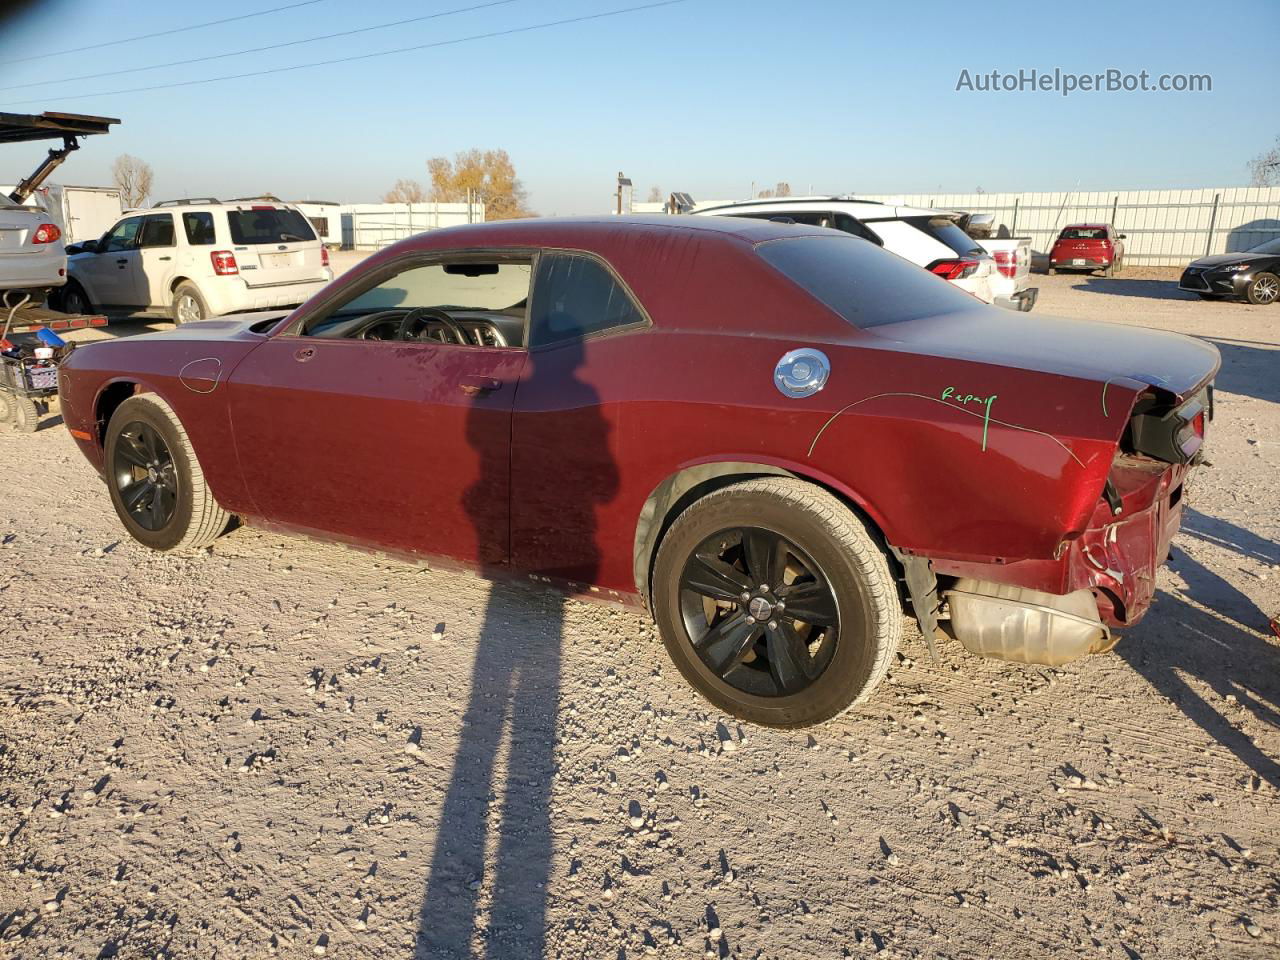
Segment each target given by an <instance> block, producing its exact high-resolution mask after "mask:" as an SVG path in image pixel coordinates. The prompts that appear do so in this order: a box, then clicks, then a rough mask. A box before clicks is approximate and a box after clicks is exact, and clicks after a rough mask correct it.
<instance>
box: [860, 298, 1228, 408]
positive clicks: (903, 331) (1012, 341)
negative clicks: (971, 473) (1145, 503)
mask: <svg viewBox="0 0 1280 960" xmlns="http://www.w3.org/2000/svg"><path fill="white" fill-rule="evenodd" d="M867 333H869V334H871V335H872V336H876V337H881V338H884V339H889V340H893V341H896V342H897V343H899V344H901V345H902V346H903V347H904V348H906V349H910V350H912V351H913V352H917V353H925V354H931V355H934V356H939V357H953V358H956V359H961V360H971V361H974V362H976V363H994V364H999V365H1000V366H1005V367H1017V368H1021V369H1024V370H1036V371H1039V372H1041V373H1055V374H1060V375H1062V376H1067V377H1077V378H1081V379H1087V380H1097V381H1098V382H1100V383H1105V382H1107V381H1113V382H1114V381H1116V380H1120V379H1128V380H1135V381H1137V382H1138V383H1145V384H1149V385H1150V386H1153V387H1159V388H1160V389H1162V390H1166V391H1168V392H1169V393H1172V394H1175V395H1176V396H1177V398H1178V399H1179V400H1180V401H1181V400H1184V399H1186V398H1187V397H1189V396H1192V395H1193V394H1195V393H1196V392H1197V391H1198V390H1199V389H1200V387H1201V386H1203V385H1204V384H1205V383H1206V382H1207V381H1208V380H1210V379H1211V378H1212V377H1213V376H1214V374H1216V373H1217V371H1218V367H1219V365H1220V364H1221V362H1222V361H1221V357H1220V356H1219V354H1218V349H1217V347H1214V346H1212V345H1211V344H1208V343H1205V342H1204V341H1203V340H1197V339H1195V338H1193V337H1184V336H1182V335H1181V334H1177V333H1165V332H1164V331H1162V330H1149V329H1146V328H1144V327H1131V326H1126V325H1122V324H1117V323H1097V322H1094V321H1091V320H1065V319H1062V318H1059V317H1046V316H1043V315H1041V314H1036V315H1035V317H1034V319H1032V318H1029V317H1028V315H1027V314H1024V313H1015V312H1013V311H1011V310H1001V309H998V308H992V307H985V308H979V309H976V310H966V311H963V312H960V313H948V314H941V315H938V316H933V317H922V318H920V319H917V320H905V321H902V322H901V323H891V324H885V325H883V326H879V327H872V328H870V329H869V330H868V331H867Z"/></svg>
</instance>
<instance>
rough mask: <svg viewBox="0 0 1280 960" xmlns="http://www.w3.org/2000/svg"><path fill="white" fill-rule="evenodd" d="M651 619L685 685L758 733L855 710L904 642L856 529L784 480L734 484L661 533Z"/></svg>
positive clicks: (873, 549) (821, 493)
mask: <svg viewBox="0 0 1280 960" xmlns="http://www.w3.org/2000/svg"><path fill="white" fill-rule="evenodd" d="M653 607H654V613H655V616H656V619H657V621H658V625H659V628H660V629H661V631H662V636H663V641H664V643H665V644H666V646H667V650H668V652H669V653H670V655H671V658H672V660H673V661H674V662H675V664H676V666H677V667H678V668H679V669H680V672H681V673H682V674H683V675H684V677H685V678H686V679H687V680H688V681H689V682H690V683H691V684H692V685H693V686H694V688H695V689H697V690H698V692H699V693H701V694H702V695H703V696H704V697H706V698H707V699H708V700H710V701H711V702H712V703H713V704H715V705H716V706H718V707H720V708H721V709H723V710H725V711H727V712H729V713H732V714H734V715H735V716H738V717H741V718H743V719H744V720H749V721H751V722H754V723H760V724H765V725H768V726H778V727H799V726H806V725H809V724H813V723H820V722H822V721H823V720H827V719H829V718H831V717H833V716H835V715H836V714H838V713H840V712H841V711H843V710H844V709H846V708H847V707H849V706H850V705H851V704H853V703H856V702H857V701H859V700H861V699H863V698H865V697H866V696H867V695H868V694H869V693H870V692H871V690H872V689H873V688H874V687H875V686H876V684H877V683H879V682H880V679H881V678H882V677H883V676H884V673H885V671H886V670H887V669H888V666H889V662H890V659H891V658H892V656H893V652H894V651H895V650H896V649H897V646H898V643H899V641H900V639H901V636H902V609H901V605H900V603H899V601H898V595H897V589H896V586H895V584H894V581H893V578H892V576H891V575H890V572H889V566H888V562H887V560H886V558H885V555H884V552H883V551H882V550H881V549H880V547H879V545H878V544H877V543H876V540H875V538H874V537H873V536H872V534H871V533H870V531H869V530H868V529H867V527H866V525H865V524H864V523H863V522H862V520H861V519H860V518H859V517H858V516H857V515H856V514H854V513H853V512H852V511H851V510H850V509H849V508H848V507H846V506H845V505H844V504H843V503H841V502H840V501H839V500H837V499H836V498H835V497H834V496H832V495H831V494H830V493H828V492H827V491H825V490H822V489H821V488H818V487H815V486H813V485H812V484H808V483H805V482H803V481H801V480H798V479H794V478H790V477H762V478H759V479H753V480H747V481H744V482H742V483H737V484H733V485H732V486H728V487H725V488H723V489H721V490H718V491H716V492H714V493H711V494H708V495H707V496H705V497H703V498H702V499H700V500H698V501H696V502H695V503H693V504H692V505H691V506H690V507H689V508H688V509H686V510H685V511H684V512H683V513H682V514H681V515H680V516H679V517H678V518H677V519H676V521H675V522H674V523H673V524H672V525H671V529H670V530H668V531H667V534H666V536H665V537H664V538H663V540H662V544H661V546H660V548H659V550H658V558H657V562H656V563H655V566H654V579H653Z"/></svg>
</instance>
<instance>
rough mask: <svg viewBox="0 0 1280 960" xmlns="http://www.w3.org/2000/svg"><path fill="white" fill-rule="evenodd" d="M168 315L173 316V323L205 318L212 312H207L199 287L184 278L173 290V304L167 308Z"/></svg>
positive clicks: (190, 321) (207, 308) (192, 321)
mask: <svg viewBox="0 0 1280 960" xmlns="http://www.w3.org/2000/svg"><path fill="white" fill-rule="evenodd" d="M169 315H170V316H171V317H172V318H173V322H174V323H179V324H181V323H194V322H195V321H197V320H207V319H208V318H209V317H210V316H212V314H211V313H210V312H209V305H208V304H207V303H205V301H204V297H202V296H201V295H200V289H199V287H197V286H196V285H195V284H194V283H191V282H190V281H188V280H184V281H183V282H182V283H180V284H178V286H177V287H176V288H175V289H174V291H173V304H172V305H171V307H170V308H169Z"/></svg>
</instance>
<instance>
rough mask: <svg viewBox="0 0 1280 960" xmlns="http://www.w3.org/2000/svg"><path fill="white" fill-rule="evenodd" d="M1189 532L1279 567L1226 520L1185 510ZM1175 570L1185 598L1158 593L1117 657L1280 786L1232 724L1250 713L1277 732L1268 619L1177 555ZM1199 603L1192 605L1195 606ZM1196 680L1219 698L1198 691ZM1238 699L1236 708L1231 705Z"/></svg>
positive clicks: (1276, 767) (1277, 551) (1279, 770)
mask: <svg viewBox="0 0 1280 960" xmlns="http://www.w3.org/2000/svg"><path fill="white" fill-rule="evenodd" d="M1186 517H1187V519H1186V524H1185V526H1184V528H1183V529H1184V532H1185V533H1187V534H1188V535H1190V536H1191V537H1194V538H1196V539H1198V540H1201V541H1203V542H1205V543H1208V544H1213V545H1215V546H1218V547H1222V548H1225V549H1229V550H1232V551H1234V552H1235V553H1237V554H1239V555H1241V556H1245V557H1250V558H1252V559H1255V560H1260V561H1262V562H1264V563H1268V564H1272V565H1276V564H1280V546H1277V545H1276V544H1274V543H1271V542H1270V541H1267V540H1263V539H1262V538H1261V537H1259V536H1258V535H1257V534H1254V533H1251V532H1250V531H1248V530H1245V529H1243V528H1241V527H1238V526H1236V525H1235V524H1232V523H1228V522H1227V521H1225V520H1218V519H1216V518H1214V517H1209V516H1206V515H1204V514H1202V513H1199V512H1197V511H1195V510H1188V511H1187V515H1186ZM1169 563H1170V566H1171V567H1172V568H1173V570H1174V571H1175V572H1176V573H1178V575H1179V576H1181V577H1182V578H1183V580H1184V581H1185V582H1186V585H1187V586H1186V590H1185V591H1183V592H1182V594H1181V595H1180V594H1175V593H1170V592H1166V591H1159V592H1158V593H1157V597H1156V605H1155V607H1154V608H1153V609H1152V611H1151V613H1150V615H1149V616H1148V617H1147V619H1146V620H1145V621H1143V623H1142V624H1141V625H1140V626H1139V627H1137V628H1136V629H1135V630H1134V631H1133V632H1132V633H1131V634H1130V635H1129V636H1128V637H1126V638H1125V639H1123V640H1122V641H1121V642H1120V644H1119V645H1118V646H1117V647H1116V652H1117V653H1118V654H1119V655H1120V657H1122V658H1123V659H1124V660H1125V661H1126V662H1127V663H1128V664H1129V665H1130V666H1131V667H1133V668H1134V670H1136V671H1137V672H1138V673H1139V674H1141V675H1142V676H1143V677H1144V678H1146V680H1147V681H1148V682H1149V683H1150V684H1151V686H1152V687H1153V688H1154V689H1155V690H1156V691H1157V692H1158V693H1160V694H1161V695H1162V696H1164V697H1166V698H1168V699H1169V700H1170V701H1171V702H1172V703H1174V704H1176V705H1177V706H1178V707H1179V708H1180V709H1181V710H1182V711H1183V713H1185V714H1186V715H1187V717H1188V718H1189V719H1191V720H1192V721H1194V722H1195V723H1196V725H1198V726H1199V727H1200V728H1201V729H1202V730H1204V731H1205V733H1207V734H1208V735H1209V736H1211V737H1213V738H1214V739H1215V740H1217V741H1218V743H1220V744H1221V745H1222V746H1224V747H1226V748H1227V749H1228V750H1230V751H1231V752H1232V753H1234V754H1235V755H1236V757H1237V758H1238V759H1239V760H1240V761H1241V762H1242V763H1243V764H1245V765H1246V766H1247V767H1248V768H1249V769H1250V770H1251V771H1252V772H1253V774H1254V775H1255V776H1257V777H1258V778H1259V779H1260V780H1262V781H1265V782H1267V783H1269V784H1271V785H1272V786H1274V787H1280V762H1278V761H1277V759H1276V758H1274V757H1270V756H1267V755H1266V754H1265V753H1263V752H1262V751H1261V750H1260V749H1259V748H1258V746H1257V745H1256V744H1255V743H1254V741H1253V739H1252V738H1250V737H1249V735H1248V734H1247V733H1245V732H1244V731H1243V730H1241V729H1240V728H1239V727H1238V726H1237V723H1236V722H1233V721H1234V720H1235V719H1236V718H1233V717H1232V713H1234V712H1236V711H1240V710H1243V711H1247V712H1248V713H1250V714H1252V715H1253V717H1254V718H1255V719H1257V720H1259V721H1261V722H1263V723H1266V724H1269V725H1271V726H1274V727H1280V645H1277V644H1276V643H1275V642H1271V641H1269V640H1268V633H1267V632H1266V631H1267V630H1268V627H1267V618H1268V616H1269V615H1273V614H1274V612H1271V613H1270V614H1269V613H1268V612H1267V611H1263V610H1260V609H1259V608H1258V606H1257V605H1256V604H1255V603H1254V602H1253V600H1252V599H1250V598H1249V597H1248V596H1246V595H1245V594H1244V593H1243V592H1241V591H1240V590H1239V589H1238V588H1237V587H1235V586H1234V585H1232V584H1231V583H1229V582H1228V581H1227V580H1225V579H1224V578H1223V577H1222V576H1220V575H1219V574H1217V573H1215V572H1214V571H1213V570H1210V569H1209V568H1208V567H1206V566H1204V565H1203V564H1202V563H1200V562H1199V561H1198V560H1196V559H1195V558H1194V557H1192V556H1191V555H1190V554H1189V553H1187V552H1186V551H1184V550H1181V549H1178V548H1174V550H1173V552H1172V553H1171V555H1170V560H1169ZM1191 601H1194V602H1191ZM1193 681H1199V682H1200V683H1202V684H1203V685H1204V686H1207V687H1208V688H1209V689H1210V690H1211V691H1212V692H1213V693H1214V694H1215V698H1214V699H1213V700H1212V702H1211V701H1210V700H1209V699H1206V698H1205V696H1203V695H1202V694H1201V693H1200V692H1198V691H1197V690H1196V688H1195V686H1194V685H1193ZM1228 696H1230V697H1233V698H1234V701H1232V700H1228V699H1226V698H1227V697H1228Z"/></svg>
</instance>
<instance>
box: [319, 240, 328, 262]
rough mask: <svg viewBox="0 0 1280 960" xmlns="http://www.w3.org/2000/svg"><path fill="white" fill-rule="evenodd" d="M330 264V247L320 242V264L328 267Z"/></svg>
mask: <svg viewBox="0 0 1280 960" xmlns="http://www.w3.org/2000/svg"><path fill="white" fill-rule="evenodd" d="M328 265H329V248H328V247H326V246H325V245H324V244H323V243H322V244H320V266H322V267H327V266H328Z"/></svg>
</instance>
